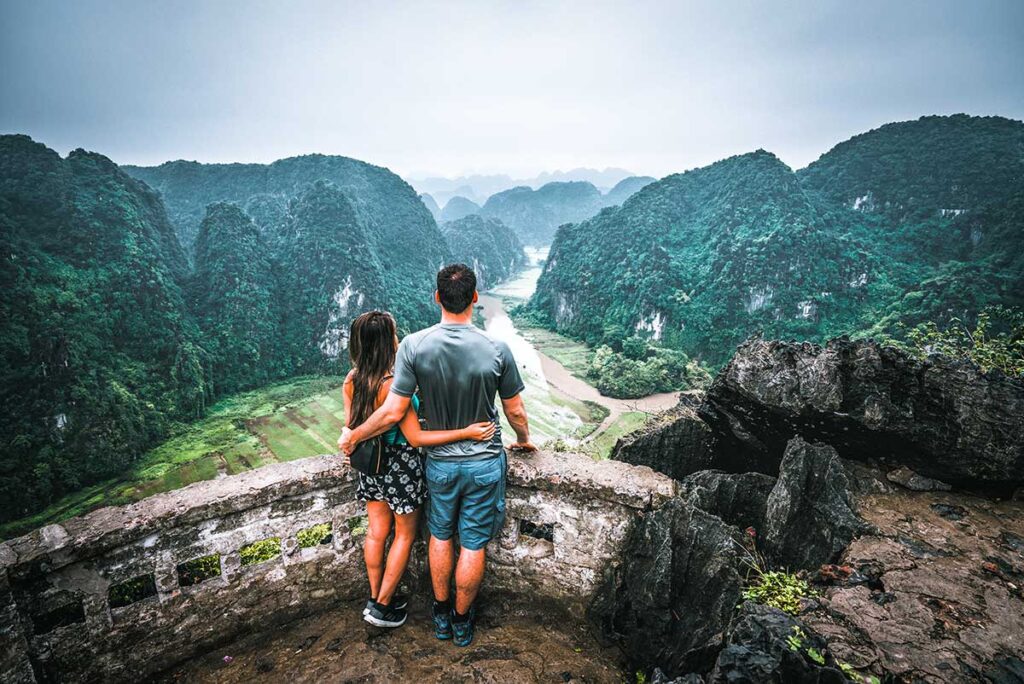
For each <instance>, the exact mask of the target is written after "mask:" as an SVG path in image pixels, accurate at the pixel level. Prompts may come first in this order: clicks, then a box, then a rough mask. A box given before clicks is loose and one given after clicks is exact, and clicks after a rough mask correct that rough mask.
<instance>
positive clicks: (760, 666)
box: [708, 601, 848, 684]
mask: <svg viewBox="0 0 1024 684" xmlns="http://www.w3.org/2000/svg"><path fill="white" fill-rule="evenodd" d="M790 637H792V638H793V641H790ZM812 649H813V653H815V654H817V656H818V657H819V658H820V659H821V660H822V661H823V662H822V663H817V662H814V660H812V658H811V656H810V655H809V652H810V651H811V650H812ZM847 681H848V680H847V678H846V676H845V675H844V674H843V673H842V671H841V670H840V669H839V668H838V664H837V663H836V661H835V659H834V658H832V657H831V655H829V653H828V649H827V644H826V643H825V640H824V639H823V638H821V637H820V636H819V635H818V634H816V633H815V632H814V631H813V630H812V629H810V628H809V627H807V625H805V624H803V622H801V621H800V620H798V619H797V618H794V617H791V616H789V615H787V614H785V613H783V612H782V611H781V610H778V609H777V608H769V607H768V606H762V605H758V604H756V603H751V602H749V601H748V602H747V603H744V604H743V607H742V608H741V610H740V616H739V619H738V620H737V622H736V624H735V626H734V627H733V629H732V632H731V633H730V635H729V642H728V643H727V644H726V646H725V648H723V649H722V652H721V653H720V654H719V655H718V660H717V661H716V662H715V668H714V670H712V671H711V674H710V675H709V677H708V684H725V683H727V682H729V683H732V682H752V683H753V682H758V683H761V682H778V683H779V684H804V683H806V684H842V683H844V682H847Z"/></svg>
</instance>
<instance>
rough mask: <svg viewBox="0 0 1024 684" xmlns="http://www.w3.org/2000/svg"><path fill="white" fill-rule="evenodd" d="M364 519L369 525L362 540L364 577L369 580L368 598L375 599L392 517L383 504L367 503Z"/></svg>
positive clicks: (382, 572)
mask: <svg viewBox="0 0 1024 684" xmlns="http://www.w3.org/2000/svg"><path fill="white" fill-rule="evenodd" d="M366 517H367V518H369V525H368V529H367V530H366V537H365V538H364V539H363V559H364V560H365V561H366V577H367V578H368V579H369V580H370V598H372V599H376V598H377V596H378V595H379V594H380V585H381V580H382V579H383V577H384V545H385V544H386V543H387V541H388V535H389V534H391V521H392V519H393V518H394V516H393V515H392V513H391V508H390V507H389V506H388V505H387V504H386V503H385V502H383V501H367V502H366Z"/></svg>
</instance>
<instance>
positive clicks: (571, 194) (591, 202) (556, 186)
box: [480, 181, 601, 246]
mask: <svg viewBox="0 0 1024 684" xmlns="http://www.w3.org/2000/svg"><path fill="white" fill-rule="evenodd" d="M600 208H601V193H600V191H598V189H597V188H595V187H594V186H593V185H592V184H590V183H587V182H585V181H571V182H553V183H547V184H546V185H543V186H541V187H540V188H538V189H537V190H533V189H532V188H530V187H527V186H520V187H516V188H512V189H511V190H506V191H504V192H499V193H498V194H496V195H492V196H491V197H490V198H489V199H488V200H487V202H486V204H484V206H483V207H482V208H481V209H480V215H481V216H488V217H492V218H496V219H500V220H501V222H502V223H504V224H505V225H507V226H508V227H509V228H511V229H512V230H513V231H514V232H515V233H516V235H517V236H518V237H519V239H520V240H521V241H522V242H523V244H526V245H534V246H543V245H547V244H550V243H551V239H552V238H553V237H554V235H555V230H556V229H557V228H558V226H560V225H562V224H563V223H572V222H575V221H582V220H584V219H587V218H589V217H591V216H593V215H594V214H596V213H597V212H598V211H599V210H600Z"/></svg>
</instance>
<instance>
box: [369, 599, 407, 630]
mask: <svg viewBox="0 0 1024 684" xmlns="http://www.w3.org/2000/svg"><path fill="white" fill-rule="evenodd" d="M407 617H408V614H407V613H406V612H405V608H397V607H395V606H382V605H381V604H379V603H377V602H376V601H374V602H373V607H372V608H370V612H369V613H367V614H366V615H364V616H363V619H364V620H366V621H367V622H369V623H370V624H371V625H374V626H376V627H389V628H392V629H393V628H395V627H401V626H402V625H404V624H405V619H406V618H407Z"/></svg>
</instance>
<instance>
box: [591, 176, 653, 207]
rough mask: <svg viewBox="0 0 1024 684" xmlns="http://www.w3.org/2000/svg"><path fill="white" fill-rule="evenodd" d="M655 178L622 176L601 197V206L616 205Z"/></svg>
mask: <svg viewBox="0 0 1024 684" xmlns="http://www.w3.org/2000/svg"><path fill="white" fill-rule="evenodd" d="M656 180H658V179H657V178H651V177H650V176H630V177H629V178H623V179H622V180H620V181H619V182H618V183H616V184H615V187H613V188H612V189H611V190H609V191H608V192H607V193H605V195H604V197H602V198H601V206H604V207H617V206H619V205H620V204H622V203H623V202H625V201H626V200H628V199H629V198H630V197H632V196H633V195H635V194H636V193H637V192H639V191H640V190H641V189H642V188H645V187H647V186H648V185H650V184H651V183H653V182H654V181H656Z"/></svg>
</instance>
